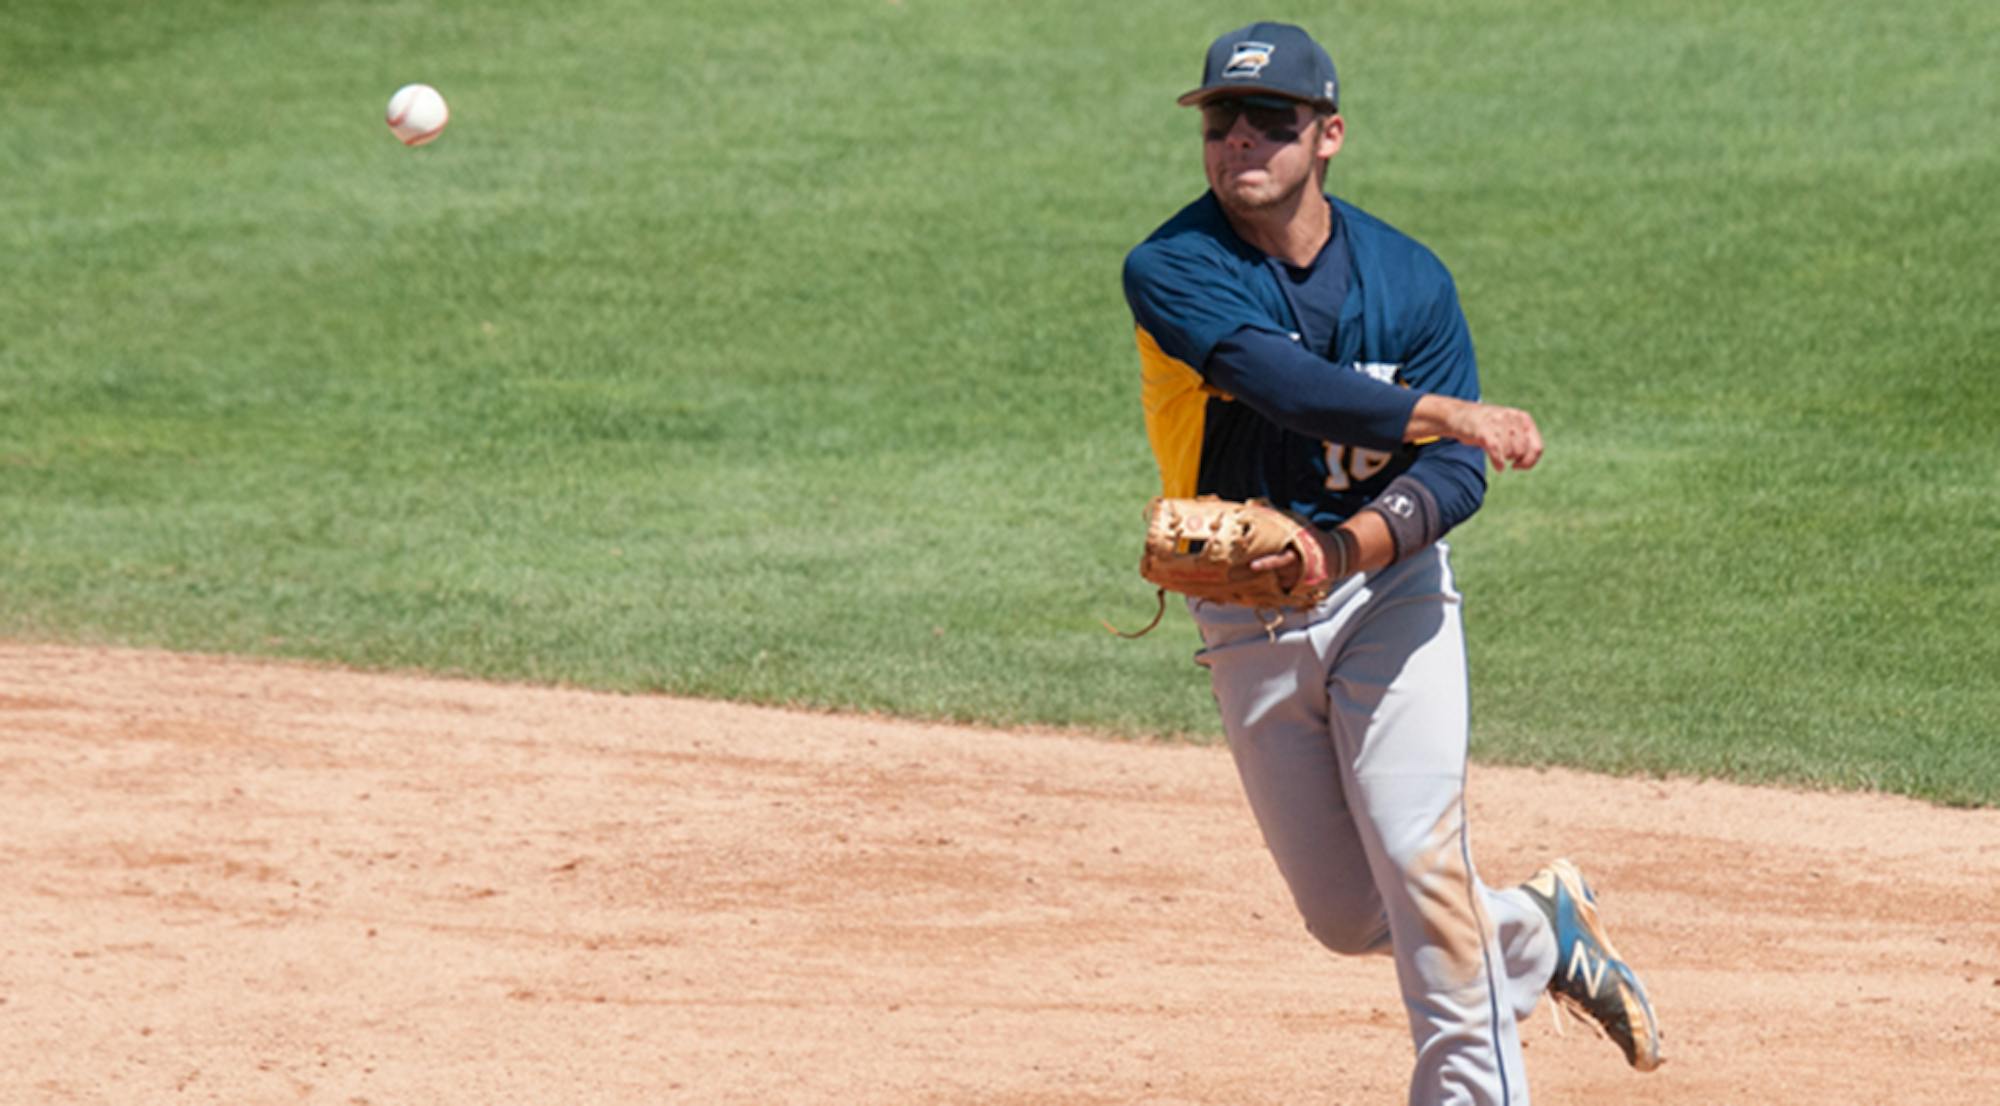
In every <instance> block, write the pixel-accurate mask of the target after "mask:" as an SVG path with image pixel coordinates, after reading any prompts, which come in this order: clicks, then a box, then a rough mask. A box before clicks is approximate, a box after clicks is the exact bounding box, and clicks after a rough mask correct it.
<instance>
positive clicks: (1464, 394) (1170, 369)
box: [1124, 193, 1485, 526]
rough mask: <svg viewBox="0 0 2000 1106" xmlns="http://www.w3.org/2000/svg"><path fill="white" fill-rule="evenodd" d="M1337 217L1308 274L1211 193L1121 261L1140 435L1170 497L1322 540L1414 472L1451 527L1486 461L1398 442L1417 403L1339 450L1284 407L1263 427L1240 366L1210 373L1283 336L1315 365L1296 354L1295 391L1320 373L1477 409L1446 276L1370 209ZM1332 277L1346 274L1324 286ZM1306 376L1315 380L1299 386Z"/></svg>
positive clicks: (1352, 427)
mask: <svg viewBox="0 0 2000 1106" xmlns="http://www.w3.org/2000/svg"><path fill="white" fill-rule="evenodd" d="M1328 202H1329V203H1330V204H1331V206H1332V214H1333V228H1334V236H1333V238H1332V239H1331V240H1330V241H1329V243H1328V246H1327V248H1326V249H1325V250H1323V251H1322V252H1321V255H1320V258H1319V259H1318V261H1317V262H1315V265H1314V266H1313V267H1311V268H1310V269H1309V270H1307V271H1300V270H1294V269H1291V268H1290V267H1288V266H1286V265H1284V264H1282V263H1281V262H1278V261H1275V260H1274V259H1272V258H1270V257H1268V256H1266V255H1265V254H1264V253H1263V252H1262V251H1260V250H1258V249H1256V248H1255V247H1253V246H1250V245H1249V244H1248V243H1246V242H1244V241H1243V240H1242V239H1240V238H1238V237H1237V235H1236V232H1235V231H1234V230H1233V229H1231V228H1230V226H1229V221H1228V219H1227V217H1226V216H1225V215H1224V214H1223V211H1222V208H1221V205H1220V204H1218V203H1217V202H1216V200H1215V197H1214V195H1213V194H1212V193H1210V194H1204V195H1203V196H1202V197H1201V198H1200V199H1198V200H1196V201H1195V202H1193V203H1191V204H1189V205H1188V206H1187V207H1185V208H1183V209H1182V210H1181V211H1180V212H1179V213H1178V214H1176V215H1175V216H1174V217H1173V218H1172V219H1169V220H1168V221H1167V222H1166V223H1165V224H1163V225H1162V226H1161V227H1160V228H1159V229H1158V230H1156V231H1154V232H1153V234H1152V235H1151V236H1149V237H1148V238H1147V239H1146V240H1145V241H1144V242H1142V243H1140V244H1139V245H1138V246H1137V247H1136V248H1134V249H1133V250H1132V252H1131V253H1130V254H1129V255H1128V256H1127V257H1126V259H1125V274H1124V276H1125V296H1126V300H1127V302H1128V303H1129V304H1130V305H1131V308H1132V315H1133V319H1134V322H1135V323H1136V325H1137V339H1138V344H1139V353H1140V364H1141V370H1142V379H1143V384H1142V397H1143V402H1144V405H1145V414H1146V432H1147V436H1148V438H1149V439H1150V441H1151V444H1152V447H1153V453H1154V456H1155V459H1156V460H1157V461H1158V463H1159V467H1160V477H1161V484H1162V491H1163V493H1164V494H1166V495H1170V496H1186V495H1206V494H1213V495H1220V496H1224V497H1226V498H1230V499H1250V498H1263V499H1267V500H1269V501H1271V502H1272V503H1275V504H1277V505H1279V506H1281V507H1285V508H1287V509H1289V510H1292V511H1295V512H1297V513H1299V514H1301V515H1304V516H1306V517H1308V518H1311V519H1312V520H1313V521H1314V522H1316V523H1318V524H1320V525H1323V526H1326V525H1333V524H1336V523H1338V522H1340V521H1342V520H1344V519H1346V518H1348V517H1350V516H1352V515H1353V514H1354V513H1355V512H1356V511H1358V510H1360V509H1361V508H1362V507H1363V506H1365V505H1366V504H1367V503H1368V502H1369V501H1370V500H1372V499H1373V498H1374V497H1375V496H1376V494H1378V493H1379V492H1380V491H1381V490H1382V489H1383V487H1385V486H1386V485H1387V484H1388V483H1389V482H1390V481H1392V480H1394V479H1395V478H1396V477H1398V476H1400V475H1402V474H1403V473H1405V472H1410V471H1412V466H1413V465H1416V466H1418V467H1417V470H1416V472H1415V473H1414V474H1413V475H1415V476H1417V478H1419V479H1423V480H1424V483H1425V485H1426V486H1427V487H1431V488H1432V490H1433V492H1434V493H1435V494H1437V496H1438V498H1439V500H1440V503H1441V506H1443V507H1444V513H1445V515H1446V516H1447V521H1448V522H1451V523H1455V522H1457V521H1459V520H1461V519H1463V518H1464V517H1466V516H1467V515H1470V514H1471V513H1472V511H1473V510H1476V509H1477V507H1478V504H1479V499H1480V498H1481V496H1482V495H1483V493H1484V490H1485V480H1484V458H1483V456H1482V455H1481V454H1480V452H1479V451H1478V450H1477V449H1473V448H1471V447H1468V446H1463V445H1460V444H1458V443H1456V442H1448V441H1447V442H1438V443H1403V442H1401V441H1400V433H1401V428H1402V426H1403V425H1406V423H1407V410H1408V408H1407V404H1408V403H1413V402H1414V398H1411V399H1409V400H1407V401H1406V404H1405V406H1404V407H1403V408H1402V415H1401V416H1398V417H1397V418H1396V419H1395V429H1394V431H1392V432H1389V433H1387V434H1385V433H1383V432H1382V431H1381V429H1380V426H1381V424H1382V423H1383V421H1384V418H1385V416H1384V414H1383V413H1382V412H1381V411H1379V410H1378V411H1377V412H1376V413H1375V414H1374V415H1372V416H1369V415H1367V414H1366V413H1365V412H1364V413H1361V414H1357V416H1356V419H1355V420H1353V421H1351V422H1348V423H1342V424H1340V425H1341V429H1340V430H1338V431H1335V432H1330V433H1332V434H1333V436H1331V437H1329V436H1327V434H1326V433H1322V434H1319V435H1315V434H1312V433H1306V432H1302V431H1301V429H1300V427H1301V426H1302V425H1305V426H1312V427H1315V428H1320V429H1322V430H1324V428H1325V427H1326V426H1327V425H1328V424H1327V422H1326V420H1324V419H1321V420H1320V421H1319V422H1312V423H1301V422H1300V421H1299V420H1298V419H1297V418H1294V417H1292V414H1293V413H1292V412H1289V411H1287V410H1285V409H1284V408H1285V407H1286V406H1287V405H1285V404H1282V403H1278V404H1273V403H1271V402H1268V401H1269V400H1270V399H1271V398H1273V397H1274V396H1278V395H1279V393H1277V392H1269V391H1267V393H1266V394H1265V395H1264V396H1263V397H1262V398H1263V399H1265V400H1266V402H1264V403H1262V404H1261V406H1262V407H1263V408H1264V410H1263V411H1262V412H1260V411H1259V410H1257V409H1254V408H1253V407H1252V405H1251V404H1250V403H1247V402H1239V400H1238V397H1237V396H1235V395H1233V394H1231V392H1230V390H1229V388H1227V387H1225V386H1223V382H1226V381H1229V380H1238V381H1240V380H1243V379H1244V378H1243V377H1242V376H1241V375H1240V371H1239V370H1238V369H1237V368H1236V367H1235V366H1234V364H1233V363H1232V366H1231V373H1235V374H1237V375H1233V376H1232V375H1230V374H1225V373H1224V372H1223V371H1222V367H1221V366H1219V365H1218V363H1217V361H1216V360H1212V359H1213V358H1216V356H1217V352H1218V348H1220V349H1221V350H1223V351H1225V352H1227V353H1230V354H1232V355H1233V356H1236V357H1240V356H1241V351H1242V350H1243V349H1245V348H1250V349H1253V350H1254V349H1255V348H1257V347H1258V343H1264V344H1265V348H1268V343H1269V341H1270V338H1271V337H1282V338H1284V339H1286V340H1288V341H1290V342H1292V343H1296V344H1298V345H1300V346H1302V347H1304V348H1303V351H1302V352H1305V353H1310V354H1311V355H1312V356H1313V358H1314V359H1316V360H1308V359H1306V358H1304V357H1300V356H1298V353H1297V352H1294V354H1293V356H1292V357H1291V358H1289V359H1286V360H1287V364H1288V366H1289V373H1290V375H1287V376H1285V377H1284V378H1283V380H1284V386H1285V387H1286V388H1289V389H1298V388H1300V387H1310V385H1311V383H1312V380H1313V379H1314V376H1313V375H1311V374H1321V373H1323V374H1333V373H1360V374H1363V375H1364V376H1366V377H1368V378H1370V379H1372V380H1374V381H1379V382H1382V383H1383V384H1392V385H1397V386H1400V387H1402V388H1407V389H1412V390H1413V391H1412V393H1411V395H1412V396H1414V394H1415V393H1436V394H1442V395H1448V396H1454V397H1457V398H1460V399H1467V400H1477V399H1478V398H1479V372H1478V367H1477V365H1476V363H1475V361H1474V358H1473V352H1472V339H1471V335H1470V333H1469V332H1468V330H1467V328H1466V324H1465V316H1464V313H1463V312H1462V311H1461V310H1460V309H1459V304H1458V292H1457V289H1456V288H1455V287H1454V285H1453V283H1452V280H1451V274H1450V273H1449V272H1448V271H1447V270H1446V269H1445V267H1444V264H1443V263H1442V262H1441V261H1439V260H1438V259H1437V257H1436V255H1434V254H1433V253H1431V251H1430V250H1428V249H1426V248H1425V247H1424V246H1423V245H1422V244H1420V243H1418V242H1417V241H1416V240H1415V239H1413V238H1411V237H1409V236H1408V235H1406V234H1403V233H1402V232H1400V231H1398V230H1396V229H1395V228H1393V227H1391V226H1389V225H1388V224H1386V223H1384V222H1382V221H1381V220H1379V219H1376V218H1375V217H1374V216H1371V215H1369V214H1367V213H1366V212H1364V211H1362V210H1361V209H1359V208H1356V207H1354V206H1353V205H1351V204H1348V203H1346V202H1344V201H1342V200H1339V199H1337V198H1334V197H1331V196H1329V197H1328ZM1327 266H1338V267H1340V270H1339V271H1334V272H1323V271H1318V270H1320V269H1322V268H1324V267H1327ZM1302 297H1303V298H1302ZM1321 297H1323V298H1321ZM1326 299H1337V300H1338V302H1337V303H1331V302H1326ZM1329 322H1331V324H1332V325H1331V333H1330V334H1328V333H1326V330H1327V328H1328V323H1329ZM1271 363H1273V364H1275V362H1271ZM1299 364H1305V365H1306V367H1307V368H1308V370H1309V374H1308V375H1306V376H1304V377H1301V376H1300V375H1299V374H1298V372H1297V371H1296V370H1297V367H1298V365H1299ZM1274 371H1275V370H1274ZM1319 379H1325V380H1328V381H1331V382H1333V384H1335V385H1345V387H1334V388H1332V389H1331V390H1337V391H1342V392H1343V394H1348V393H1352V392H1353V391H1354V386H1355V385H1358V384H1359V383H1360V382H1359V381H1346V382H1341V381H1335V380H1334V378H1332V377H1331V376H1321V377H1319ZM1266 383H1268V381H1267V382H1266ZM1244 390H1245V394H1246V395H1247V394H1248V392H1247V389H1244ZM1374 390H1375V391H1378V392H1379V391H1386V389H1381V388H1376V389H1374ZM1362 398H1363V399H1365V400H1367V401H1368V402H1367V403H1364V404H1361V405H1359V406H1370V405H1373V406H1375V407H1377V408H1379V407H1380V405H1379V404H1377V403H1375V397H1373V396H1372V395H1366V394H1364V395H1363V397H1362ZM1439 472H1443V473H1445V474H1446V475H1445V477H1444V479H1442V480H1439V479H1438V478H1437V474H1438V473H1439Z"/></svg>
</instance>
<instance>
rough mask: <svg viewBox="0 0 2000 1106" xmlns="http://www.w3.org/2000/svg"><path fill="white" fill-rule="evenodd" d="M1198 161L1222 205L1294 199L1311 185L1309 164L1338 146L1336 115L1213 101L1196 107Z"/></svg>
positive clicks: (1239, 207) (1260, 205)
mask: <svg viewBox="0 0 2000 1106" xmlns="http://www.w3.org/2000/svg"><path fill="white" fill-rule="evenodd" d="M1201 127H1202V164H1203V167H1204V168H1205V169H1206V170H1207V171H1208V186H1209V187H1210V188H1212V189H1214V190H1215V196H1216V198H1217V199H1218V200H1220V201H1222V206H1223V207H1225V208H1227V209H1229V210H1231V211H1238V212H1254V211H1262V210H1266V209H1270V208H1276V207H1280V206H1282V205H1284V204H1286V203H1289V202H1291V201H1293V200H1295V199H1296V198H1297V197H1298V195H1299V193H1301V192H1303V191H1304V190H1305V189H1306V188H1307V187H1308V186H1311V185H1314V184H1315V180H1314V174H1313V170H1314V168H1315V167H1316V166H1317V165H1318V164H1319V163H1320V162H1321V161H1323V160H1324V159H1326V158H1330V157H1332V156H1333V155H1334V154H1335V153H1336V152H1338V151H1339V149H1340V139H1341V134H1342V129H1343V128H1342V123H1341V118H1340V116H1338V115H1331V116H1326V117H1324V118H1322V117H1320V116H1319V115H1318V113H1316V112H1314V111H1313V109H1312V108H1311V107H1310V106H1308V105H1306V104H1293V105H1291V106H1289V107H1283V108H1270V107H1256V106H1252V105H1249V104H1246V103H1244V102H1243V101H1240V100H1218V101H1213V102H1211V103H1209V104H1208V105H1207V106H1205V107H1203V108H1202V110H1201Z"/></svg>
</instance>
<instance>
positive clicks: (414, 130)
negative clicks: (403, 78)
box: [389, 84, 451, 146]
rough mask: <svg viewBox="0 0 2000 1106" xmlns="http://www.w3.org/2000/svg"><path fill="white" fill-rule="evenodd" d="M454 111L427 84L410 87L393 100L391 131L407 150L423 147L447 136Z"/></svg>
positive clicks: (405, 88) (392, 98) (402, 89)
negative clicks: (446, 124)
mask: <svg viewBox="0 0 2000 1106" xmlns="http://www.w3.org/2000/svg"><path fill="white" fill-rule="evenodd" d="M450 119H451V109H450V108H448V107H446V106H445V103H444V97H443V96H440V95H438V90H437V89H435V88H432V87H431V86H429V85H427V84H406V85H404V86H403V87H401V88H399V89H397V90H396V94H395V95H394V96H391V97H389V129H390V130H392V131H395V132H396V137H397V138H400V139H402V140H403V145H405V146H421V145H423V144H424V143H426V142H429V141H430V140H431V139H433V138H436V137H437V136H438V135H440V134H443V133H444V125H445V123H446V122H448V121H449V120H450Z"/></svg>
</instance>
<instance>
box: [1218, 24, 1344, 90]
mask: <svg viewBox="0 0 2000 1106" xmlns="http://www.w3.org/2000/svg"><path fill="white" fill-rule="evenodd" d="M1244 95H1249V96H1281V97H1284V98H1285V99H1287V100H1303V101H1305V102H1306V103H1308V104H1312V105H1314V106H1316V107H1318V108H1320V109H1322V110H1325V111H1336V110H1338V109H1339V106H1340V78H1339V77H1337V76H1335V75H1334V72H1333V58H1332V57H1330V56H1328V55H1327V52H1326V48H1325V47H1323V46H1321V45H1320V44H1319V43H1317V42H1314V41H1313V37H1312V36H1311V35H1309V34H1307V33H1306V32H1305V31H1304V30H1303V29H1301V28H1299V27H1294V26H1292V25H1291V24H1290V23H1252V24H1250V25H1249V26H1248V27H1242V28H1239V29H1237V30H1234V31H1231V32H1229V33H1228V34H1226V35H1223V36H1222V37H1221V38H1218V39H1216V40H1215V41H1214V42H1213V43H1211V44H1210V45H1209V48H1208V59H1207V61H1205V62H1204V63H1203V64H1202V67H1201V87H1200V88H1197V89H1195V90H1194V91H1193V92H1189V93H1187V94H1185V95H1183V96H1182V97H1181V98H1180V101H1179V103H1180V105H1181V106H1182V107H1195V106H1199V105H1201V104H1205V103H1207V102H1208V101H1210V100H1213V99H1215V98H1216V97H1218V96H1244Z"/></svg>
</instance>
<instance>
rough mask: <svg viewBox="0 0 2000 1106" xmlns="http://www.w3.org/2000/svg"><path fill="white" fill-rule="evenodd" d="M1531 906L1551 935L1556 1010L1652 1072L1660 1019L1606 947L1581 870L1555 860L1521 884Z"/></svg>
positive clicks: (1614, 952) (1608, 941)
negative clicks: (1608, 1040)
mask: <svg viewBox="0 0 2000 1106" xmlns="http://www.w3.org/2000/svg"><path fill="white" fill-rule="evenodd" d="M1521 890H1523V891H1526V892H1527V893H1528V895H1529V897H1531V898H1533V899H1534V900H1535V905H1537V906H1539V907H1541V908H1542V913H1544V914H1546V915H1548V918H1549V928H1550V930H1551V931H1552V932H1553V933H1554V934H1555V937H1556V972H1555V975H1554V976H1553V977H1552V978H1550V980H1549V994H1550V995H1552V996H1554V998H1555V1000H1556V1006H1557V1007H1558V1008H1559V1009H1563V1010H1568V1011H1569V1012H1570V1013H1572V1014H1575V1015H1577V1016H1578V1017H1579V1018H1581V1019H1583V1020H1584V1021H1586V1022H1588V1023H1589V1024H1591V1025H1593V1026H1595V1027H1596V1028H1597V1029H1598V1030H1599V1031H1600V1032H1602V1033H1603V1034H1604V1035H1605V1036H1606V1037H1609V1038H1611V1040H1612V1041H1613V1043H1615V1044H1617V1046H1618V1047H1619V1048H1622V1049H1624V1050H1625V1060H1626V1062H1627V1063H1629V1064H1631V1065H1632V1066H1633V1067H1635V1068H1637V1069H1639V1070H1640V1071H1652V1070H1653V1069H1654V1068H1657V1067H1659V1066H1660V1064H1661V1062H1662V1061H1663V1060H1664V1059H1665V1058H1664V1057H1662V1056H1661V1055H1660V1024H1659V1022H1658V1021H1657V1020H1655V1019H1654V1017H1653V1004H1652V1003H1650V1002H1648V1001H1646V988H1645V985H1643V984H1641V983H1640V982H1639V977H1638V976H1637V975H1635V974H1634V973H1633V971H1632V969H1631V967H1630V966H1629V965H1627V964H1626V963H1625V961H1624V960H1623V959H1621V958H1620V957H1619V956H1618V950H1617V949H1615V948H1612V947H1611V938H1610V937H1609V936H1607V935H1606V934H1605V932H1604V922H1603V920H1602V919H1600V918H1599V917H1598V916H1597V896H1596V895H1595V894H1593V893H1592V892H1591V890H1590V885H1589V884H1587V883H1585V882H1584V881H1583V873H1581V872H1579V871H1577V870H1576V865H1574V864H1572V863H1570V862H1569V861H1567V860H1558V861H1556V862H1554V863H1552V864H1550V865H1549V866H1548V867H1546V868H1543V869H1542V870H1541V871H1539V872H1536V873H1535V875H1534V877H1533V878H1532V879H1530V880H1528V882H1526V883H1524V884H1522V885H1521Z"/></svg>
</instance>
